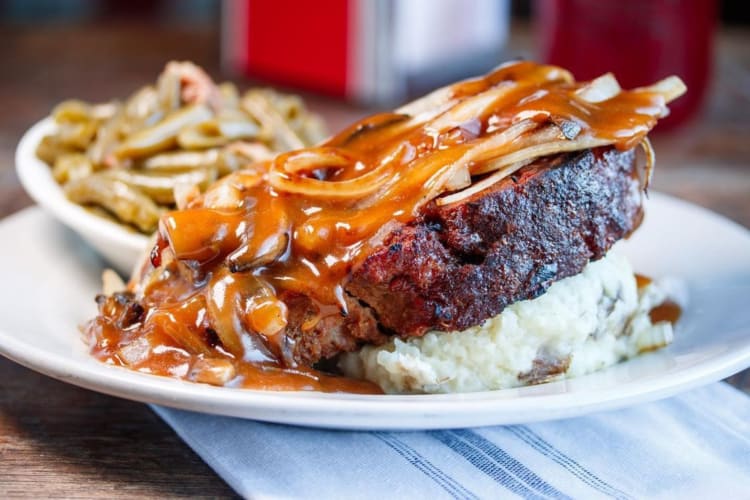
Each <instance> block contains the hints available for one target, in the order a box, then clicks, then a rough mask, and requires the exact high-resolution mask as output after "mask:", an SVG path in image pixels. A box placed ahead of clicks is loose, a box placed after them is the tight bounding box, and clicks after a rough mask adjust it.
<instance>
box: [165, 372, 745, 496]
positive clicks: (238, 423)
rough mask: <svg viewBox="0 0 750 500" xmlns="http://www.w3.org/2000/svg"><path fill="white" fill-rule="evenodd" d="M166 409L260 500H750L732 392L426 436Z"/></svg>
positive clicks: (738, 407)
mask: <svg viewBox="0 0 750 500" xmlns="http://www.w3.org/2000/svg"><path fill="white" fill-rule="evenodd" d="M154 409H155V410H156V412H157V413H158V414H159V415H161V417H162V418H164V420H166V421H167V422H168V423H169V425H171V426H172V427H173V428H174V429H175V431H177V433H178V434H179V435H180V436H181V437H182V438H183V439H184V440H185V441H186V442H187V443H188V444H189V445H190V446H191V447H192V448H193V449H194V450H195V451H196V452H197V453H198V454H199V455H200V456H201V457H202V458H203V459H204V460H205V461H206V462H207V463H208V464H209V465H210V466H211V467H212V468H213V469H214V470H215V471H216V472H217V473H218V474H219V475H220V476H221V477H222V478H224V480H226V481H227V483H229V485H230V486H232V488H234V489H235V490H236V491H237V492H238V493H239V494H241V495H243V496H245V497H249V498H326V499H333V498H372V499H378V500H383V499H385V498H388V499H390V498H410V499H411V498H430V499H438V498H513V497H522V498H540V499H541V498H552V499H565V498H623V499H625V498H669V499H672V498H722V499H724V498H750V398H748V397H747V396H746V395H744V394H742V393H741V392H739V391H737V390H735V389H733V388H732V387H730V386H728V385H726V384H724V383H717V384H713V385H710V386H706V387H703V388H700V389H696V390H693V391H691V392H688V393H685V394H682V395H680V396H677V397H674V398H671V399H667V400H663V401H659V402H655V403H649V404H644V405H641V406H636V407H632V408H627V409H624V410H617V411H611V412H604V413H598V414H593V415H589V416H585V417H579V418H572V419H568V420H560V421H554V422H544V423H535V424H528V425H512V426H504V427H500V426H498V427H487V428H477V429H461V430H442V431H425V432H350V431H329V430H318V429H306V428H300V427H290V426H284V425H275V424H265V423H260V422H253V421H248V420H240V419H233V418H226V417H216V416H210V415H204V414H198V413H190V412H185V411H179V410H173V409H168V408H163V407H154Z"/></svg>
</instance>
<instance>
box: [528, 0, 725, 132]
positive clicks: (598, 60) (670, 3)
mask: <svg viewBox="0 0 750 500" xmlns="http://www.w3.org/2000/svg"><path fill="white" fill-rule="evenodd" d="M534 6H535V8H536V20H537V26H536V27H537V36H538V40H539V42H540V49H541V51H540V52H541V57H542V59H543V60H545V61H547V62H550V63H552V64H556V65H559V66H563V67H565V68H567V69H569V70H570V71H572V72H573V74H574V75H575V77H576V78H577V79H579V80H588V79H591V78H595V77H597V76H599V75H601V74H603V73H606V72H612V73H614V74H615V76H616V77H617V79H618V81H619V82H620V85H622V87H623V88H632V87H638V86H643V85H649V84H651V83H653V82H656V81H657V80H660V79H662V78H664V77H666V76H669V75H678V76H679V77H680V78H682V79H683V81H684V82H685V84H686V85H687V87H688V92H687V94H685V95H684V96H682V97H681V98H679V99H677V100H676V101H675V102H673V103H672V104H670V106H669V107H670V109H671V115H670V116H669V117H668V118H667V119H666V120H664V121H661V122H659V128H660V129H665V128H669V127H672V126H674V125H677V124H680V123H684V122H685V121H686V120H688V119H689V118H690V117H691V116H693V115H694V114H695V112H696V111H697V110H698V109H700V106H701V104H702V102H703V100H704V97H705V95H706V90H707V88H708V85H709V82H710V78H711V70H712V68H711V64H712V60H713V57H712V53H713V35H714V31H715V25H716V16H717V5H716V1H715V0H537V1H536V2H535V4H534Z"/></svg>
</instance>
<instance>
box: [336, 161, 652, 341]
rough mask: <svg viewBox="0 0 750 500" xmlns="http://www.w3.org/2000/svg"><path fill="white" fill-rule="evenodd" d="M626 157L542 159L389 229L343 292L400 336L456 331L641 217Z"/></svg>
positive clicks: (563, 272)
mask: <svg viewBox="0 0 750 500" xmlns="http://www.w3.org/2000/svg"><path fill="white" fill-rule="evenodd" d="M641 203H642V189H641V183H640V181H639V178H638V172H637V162H636V155H635V151H634V150H630V151H618V150H616V149H614V148H611V147H610V148H599V149H594V150H588V151H584V152H578V153H574V154H567V155H559V156H555V157H551V158H543V159H540V160H538V161H536V162H535V163H533V164H531V165H528V166H526V167H524V168H523V169H521V170H519V171H518V172H517V173H516V174H515V175H514V176H512V177H510V178H506V179H504V180H503V181H501V182H500V183H498V184H496V185H494V186H493V187H492V188H490V189H488V190H486V191H482V192H480V193H477V194H475V195H473V196H472V197H471V198H469V199H467V200H464V201H461V202H458V203H455V204H453V205H448V206H443V207H439V206H437V205H436V204H435V203H432V204H430V205H428V206H427V207H425V209H424V210H423V213H422V216H421V217H419V218H418V219H417V220H415V221H413V222H412V223H410V224H407V225H404V226H402V227H399V228H397V229H395V230H394V231H393V232H391V233H390V234H389V235H388V237H387V238H385V240H384V241H383V243H382V244H381V245H380V246H378V247H377V248H375V249H374V250H373V251H372V253H371V254H370V255H369V257H368V258H367V259H366V260H365V261H364V262H362V263H361V265H359V266H358V268H356V269H355V270H354V272H353V274H352V277H351V280H350V281H349V283H348V284H347V286H346V290H347V292H348V293H349V294H351V295H352V296H353V297H356V298H357V299H359V301H360V303H361V304H365V305H367V306H368V307H370V308H371V309H372V310H373V311H374V312H375V316H376V318H377V320H378V322H379V323H380V325H381V326H382V327H384V328H386V329H388V330H390V331H392V332H394V333H395V334H398V335H400V336H402V337H407V336H414V335H417V336H419V335H423V334H424V333H425V332H427V331H428V330H432V329H434V330H442V331H450V330H463V329H465V328H468V327H470V326H474V325H477V324H480V323H481V322H482V321H484V320H486V319H487V318H490V317H492V316H495V315H497V314H499V313H500V312H501V311H502V310H503V309H504V308H505V307H506V306H508V305H509V304H512V303H514V302H516V301H519V300H524V299H532V298H534V297H537V296H538V295H540V294H542V293H544V291H546V290H547V288H549V286H550V285H551V284H552V283H554V282H555V281H557V280H560V279H563V278H566V277H568V276H572V275H574V274H578V273H579V272H581V271H582V270H583V268H584V266H585V265H586V264H587V263H588V262H589V261H591V260H596V259H599V258H601V257H603V256H604V255H605V253H606V252H607V251H608V250H609V249H610V247H612V245H613V244H614V243H615V242H616V241H618V240H620V239H621V238H624V237H626V236H628V235H630V233H632V232H633V230H635V229H636V228H637V227H638V225H639V224H640V222H641V220H642V218H643V210H642V205H641Z"/></svg>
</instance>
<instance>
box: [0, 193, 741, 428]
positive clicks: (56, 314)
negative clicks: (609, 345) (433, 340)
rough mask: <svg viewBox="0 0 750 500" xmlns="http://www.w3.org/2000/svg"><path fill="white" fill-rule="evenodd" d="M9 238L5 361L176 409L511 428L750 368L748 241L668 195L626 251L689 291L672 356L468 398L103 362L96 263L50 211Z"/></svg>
mask: <svg viewBox="0 0 750 500" xmlns="http://www.w3.org/2000/svg"><path fill="white" fill-rule="evenodd" d="M0 241H2V242H3V245H2V247H1V248H0V276H2V277H3V281H2V282H3V284H4V286H3V287H2V288H1V289H0V353H2V354H4V355H5V356H7V357H9V358H11V359H14V360H16V361H17V362H19V363H21V364H23V365H25V366H28V367H30V368H32V369H35V370H38V371H40V372H42V373H45V374H47V375H49V376H52V377H55V378H57V379H60V380H63V381H66V382H70V383H72V384H76V385H80V386H82V387H86V388H89V389H93V390H97V391H101V392H104V393H107V394H112V395H115V396H121V397H124V398H129V399H134V400H137V401H144V402H148V403H158V404H162V405H167V406H172V407H176V408H183V409H188V410H196V411H202V412H208V413H217V414H222V415H232V416H237V417H243V418H252V419H258V420H266V421H271V422H281V423H290V424H300V425H309V426H320V427H332V428H349V429H429V428H441V427H465V426H481V425H492V424H511V423H520V422H530V421H537V420H548V419H556V418H563V417H571V416H575V415H582V414H585V413H589V412H594V411H601V410H608V409H613V408H618V407H623V406H627V405H632V404H636V403H642V402H646V401H651V400H655V399H658V398H663V397H667V396H670V395H673V394H676V393H678V392H680V391H684V390H687V389H690V388H692V387H696V386H698V385H701V384H706V383H709V382H712V381H715V380H719V379H721V378H724V377H727V376H729V375H731V374H733V373H735V372H737V371H739V370H741V369H743V368H746V367H748V366H750V307H748V297H750V233H748V231H747V230H745V229H743V228H741V227H740V226H737V225H736V224H733V223H731V222H729V221H727V220H725V219H723V218H721V217H719V216H716V215H714V214H711V213H710V212H707V211H706V210H703V209H700V208H697V207H695V206H692V205H690V204H687V203H685V202H682V201H679V200H676V199H673V198H668V197H665V196H657V195H653V196H652V199H651V201H650V203H649V204H648V212H647V216H646V220H645V222H644V225H643V227H641V229H640V230H639V231H638V232H637V233H636V235H635V236H634V237H633V239H632V240H630V241H629V242H627V243H626V246H625V250H626V252H627V253H628V254H629V255H630V257H631V259H632V261H633V264H634V265H635V268H636V269H637V270H638V271H640V272H642V273H645V274H647V275H651V276H654V277H659V276H675V277H679V278H682V279H684V280H685V281H686V282H687V286H688V288H689V293H690V305H689V307H688V308H687V310H686V311H685V313H684V316H683V318H682V319H681V320H680V323H679V324H678V327H677V331H676V338H675V341H674V343H673V344H672V345H671V346H669V347H668V348H666V349H663V350H661V351H658V352H655V353H650V354H646V355H643V356H641V357H639V358H637V359H634V360H631V361H628V362H625V363H622V364H620V365H617V366H615V367H612V368H610V369H607V370H605V371H603V372H600V373H596V374H592V375H588V376H585V377H580V378H577V379H572V380H567V381H561V382H554V383H549V384H544V385H539V386H534V387H526V388H520V389H511V390H502V391H493V392H482V393H473V394H462V395H419V396H362V395H349V394H319V393H274V392H259V391H249V390H240V389H227V388H219V387H212V386H207V385H200V384H191V383H187V382H182V381H178V380H172V379H168V378H162V377H156V376H150V375H143V374H139V373H134V372H130V371H128V370H126V369H123V368H118V367H112V366H107V365H103V364H100V363H99V362H98V361H96V360H94V359H91V358H90V357H89V356H88V355H87V353H86V351H85V348H84V346H83V343H82V342H81V341H80V339H79V336H78V333H77V332H78V330H77V325H79V324H80V323H81V322H83V321H84V320H85V319H86V318H88V317H90V316H91V315H93V314H94V312H95V307H94V295H95V294H96V293H97V290H98V287H99V273H100V270H101V266H102V263H101V261H100V260H99V258H98V257H96V255H95V254H94V253H93V252H92V251H91V250H89V248H88V247H87V246H86V245H85V244H83V243H82V242H81V240H80V239H79V238H78V237H77V236H76V235H75V234H74V233H72V232H71V231H69V230H67V229H65V228H64V227H63V226H61V225H59V224H57V223H56V222H55V221H54V220H53V219H51V218H50V217H49V216H47V215H45V214H44V213H43V212H42V211H41V210H40V209H28V210H25V211H23V212H21V213H19V214H16V215H13V216H11V217H9V218H8V219H6V220H5V221H3V222H2V223H0Z"/></svg>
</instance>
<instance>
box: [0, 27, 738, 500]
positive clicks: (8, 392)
mask: <svg viewBox="0 0 750 500" xmlns="http://www.w3.org/2000/svg"><path fill="white" fill-rule="evenodd" d="M0 40H2V48H0V67H1V68H3V70H2V75H3V76H2V78H1V79H0V106H2V112H0V216H4V215H7V214H10V213H12V212H14V211H17V210H19V209H21V208H23V207H25V206H28V205H30V204H31V200H30V199H29V198H28V197H27V196H26V195H25V194H24V193H23V191H22V190H21V188H20V186H19V184H18V181H17V178H16V176H15V173H14V171H13V150H14V148H15V144H16V142H17V141H18V139H19V137H20V136H21V134H22V133H23V131H24V130H25V129H26V128H27V127H28V126H29V125H31V124H32V123H33V122H34V121H36V120H38V119H40V118H41V117H43V116H44V115H45V114H47V113H48V111H49V110H50V109H51V107H52V106H53V105H54V104H55V103H57V102H59V101H60V100H63V99H66V98H69V97H80V98H83V99H86V100H92V101H97V100H102V101H103V100H106V99H108V98H111V97H113V96H125V95H128V94H129V93H130V92H132V91H133V90H134V89H136V88H138V87H139V86H141V85H143V84H144V83H145V82H150V81H152V80H153V79H154V77H155V75H156V74H157V73H158V72H159V70H160V69H161V67H162V66H163V64H164V62H165V61H166V60H168V59H170V58H174V59H190V60H193V61H195V62H197V63H198V64H200V65H202V66H204V67H205V68H207V69H208V70H209V71H210V72H211V73H212V74H218V68H217V67H216V61H217V60H218V34H217V32H216V30H215V28H212V27H207V26H202V25H200V26H195V27H189V28H179V27H167V28H162V29H161V31H160V33H159V36H158V37H155V36H154V29H153V27H151V26H143V25H134V24H127V23H126V24H122V23H120V24H99V25H96V26H88V27H85V28H80V27H78V28H76V29H71V28H66V27H47V28H45V29H41V30H40V29H36V30H32V29H29V28H22V27H8V26H3V25H0ZM512 40H513V44H514V46H513V53H515V54H518V53H522V54H523V53H527V54H528V53H529V47H530V44H529V38H528V30H524V29H520V30H518V29H516V30H514V37H513V39H512ZM745 47H750V33H748V32H746V31H745V32H724V33H722V35H721V37H720V40H719V50H718V59H717V66H716V79H715V82H714V92H713V93H712V98H711V99H710V101H709V102H708V103H707V106H706V110H705V112H704V113H703V116H702V117H701V118H700V119H699V120H697V121H696V122H695V123H694V124H692V125H691V126H690V127H688V128H686V129H684V130H682V131H680V132H679V133H676V134H673V135H671V136H657V137H656V138H655V139H654V143H655V147H656V149H657V152H658V156H659V159H658V169H657V173H656V178H655V189H657V190H660V191H664V192H667V193H671V194H674V195H676V196H679V197H682V198H685V199H688V200H691V201H693V202H695V203H698V204H700V205H703V206H705V207H708V208H710V209H712V210H715V211H717V212H719V213H721V214H724V215H726V216H727V217H729V218H731V219H733V220H735V221H737V222H739V223H740V224H743V225H745V226H750V51H748V50H747V49H746V48H745ZM309 102H310V103H311V107H313V108H314V109H315V110H317V111H319V112H321V113H323V114H324V115H325V116H326V117H327V118H328V119H329V121H330V123H331V127H332V128H333V129H335V128H338V127H340V126H342V125H343V124H345V123H346V122H348V121H349V120H351V119H353V118H356V117H359V116H361V115H363V114H364V113H365V111H364V110H361V109H356V108H353V107H351V106H348V105H345V104H342V103H339V102H336V101H332V100H327V99H324V98H320V97H314V96H309ZM707 237H708V235H707ZM731 382H732V383H733V384H735V385H737V386H740V387H744V388H745V390H748V389H750V375H748V372H744V373H743V374H739V375H737V376H735V377H732V379H731ZM133 496H149V497H157V496H158V497H182V496H210V497H216V498H222V497H232V496H234V493H233V492H232V491H231V490H230V489H229V488H228V487H227V486H226V485H225V484H224V483H223V481H222V480H221V479H220V478H219V477H217V476H216V475H215V474H214V473H213V472H212V471H211V470H210V469H209V468H208V467H207V466H206V465H205V464H204V463H203V462H202V461H201V460H200V458H199V457H197V456H196V455H195V454H194V453H193V452H192V451H191V450H190V449H189V448H188V447H187V446H186V445H185V444H184V443H183V442H182V441H181V440H180V439H179V438H177V436H176V435H175V434H174V433H173V432H172V430H171V429H170V428H169V427H168V426H167V425H166V424H164V423H163V422H162V421H161V420H160V419H159V418H158V417H156V416H155V415H154V414H153V413H152V412H151V411H150V410H149V409H148V407H146V406H144V405H142V404H138V403H133V402H129V401H125V400H121V399H116V398H112V397H109V396H104V395H101V394H97V393H94V392H90V391H87V390H83V389H79V388H77V387H73V386H70V385H66V384H63V383H60V382H57V381H55V380H52V379H49V378H47V377H44V376H42V375H38V374H36V373H34V372H32V371H30V370H27V369H25V368H22V367H20V366H18V365H16V364H14V363H12V362H10V361H7V360H5V359H3V358H0V497H2V498H8V497H35V498H36V497H75V498H125V497H133Z"/></svg>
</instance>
